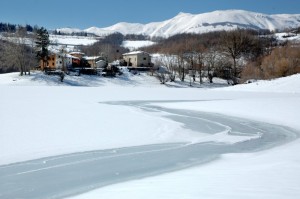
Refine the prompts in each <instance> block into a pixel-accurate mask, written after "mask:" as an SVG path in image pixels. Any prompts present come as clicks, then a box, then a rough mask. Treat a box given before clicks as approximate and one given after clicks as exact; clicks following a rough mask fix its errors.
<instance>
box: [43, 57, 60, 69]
mask: <svg viewBox="0 0 300 199" xmlns="http://www.w3.org/2000/svg"><path fill="white" fill-rule="evenodd" d="M45 64H46V65H44V62H43V60H40V62H39V68H40V69H41V70H61V69H62V67H63V59H62V56H61V55H59V54H51V55H49V56H48V58H47V62H46V63H45Z"/></svg>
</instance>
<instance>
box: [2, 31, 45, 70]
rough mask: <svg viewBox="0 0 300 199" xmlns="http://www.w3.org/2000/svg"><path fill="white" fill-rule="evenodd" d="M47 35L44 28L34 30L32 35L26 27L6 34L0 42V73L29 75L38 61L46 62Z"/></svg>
mask: <svg viewBox="0 0 300 199" xmlns="http://www.w3.org/2000/svg"><path fill="white" fill-rule="evenodd" d="M49 43H50V41H49V35H48V32H47V30H46V29H45V28H43V27H42V28H36V30H35V32H34V34H32V33H29V32H28V31H27V28H26V27H18V28H17V30H16V31H15V32H7V33H6V34H5V38H4V39H2V40H0V44H1V45H0V73H5V72H16V71H19V72H20V75H27V74H28V75H30V69H31V68H32V67H33V66H37V65H38V61H39V60H41V59H42V60H44V64H45V62H47V57H48V53H49V52H48V45H49Z"/></svg>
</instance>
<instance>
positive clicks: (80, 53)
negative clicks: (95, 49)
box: [69, 52, 84, 55]
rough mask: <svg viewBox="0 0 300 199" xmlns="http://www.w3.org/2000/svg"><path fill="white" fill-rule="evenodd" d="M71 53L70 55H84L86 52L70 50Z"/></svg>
mask: <svg viewBox="0 0 300 199" xmlns="http://www.w3.org/2000/svg"><path fill="white" fill-rule="evenodd" d="M69 54H70V55H72V54H79V55H84V53H82V52H70V53H69Z"/></svg>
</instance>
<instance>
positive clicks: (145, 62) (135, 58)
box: [123, 53, 151, 67]
mask: <svg viewBox="0 0 300 199" xmlns="http://www.w3.org/2000/svg"><path fill="white" fill-rule="evenodd" d="M123 58H124V60H125V61H126V62H127V65H129V62H130V63H132V66H133V67H142V66H144V67H147V66H150V65H151V57H150V55H149V54H148V53H139V54H133V55H123Z"/></svg>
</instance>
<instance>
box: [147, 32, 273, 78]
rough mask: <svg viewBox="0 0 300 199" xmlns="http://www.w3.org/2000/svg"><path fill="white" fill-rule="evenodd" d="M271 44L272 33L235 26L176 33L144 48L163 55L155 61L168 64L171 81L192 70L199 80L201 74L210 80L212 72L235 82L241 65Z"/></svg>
mask: <svg viewBox="0 0 300 199" xmlns="http://www.w3.org/2000/svg"><path fill="white" fill-rule="evenodd" d="M274 44H275V43H274V39H273V38H272V37H267V36H264V37H262V36H258V33H257V32H255V31H250V30H242V29H238V30H233V31H227V32H226V31H222V32H212V33H206V34H202V35H197V34H181V35H175V36H173V37H170V38H168V39H166V40H163V41H162V42H160V43H158V44H157V45H154V46H150V47H146V48H144V50H145V51H149V52H155V53H157V52H159V53H162V54H164V55H166V56H165V57H164V58H162V60H160V62H159V63H157V64H162V65H164V66H166V67H167V69H168V71H169V75H170V76H171V77H170V80H171V81H172V80H173V79H174V76H175V75H178V76H179V78H180V79H181V80H182V81H184V78H185V76H186V74H187V72H188V71H189V72H190V73H191V71H192V74H191V75H192V76H193V78H194V80H195V76H196V75H198V76H199V79H200V80H199V81H200V83H202V77H203V76H206V77H208V78H209V80H210V82H212V79H213V77H214V76H219V77H222V78H226V79H228V80H230V82H232V83H234V84H236V83H238V82H239V80H240V78H241V74H242V73H241V72H242V68H243V66H244V65H245V64H246V63H248V62H251V61H253V60H257V59H259V58H260V57H262V56H265V55H267V54H269V53H270V49H272V46H274ZM166 57H169V58H166Z"/></svg>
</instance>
